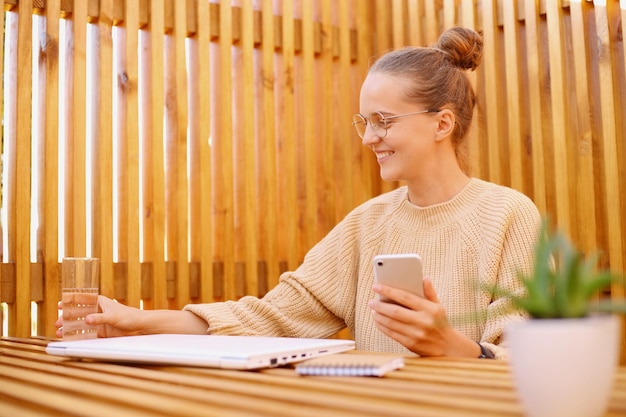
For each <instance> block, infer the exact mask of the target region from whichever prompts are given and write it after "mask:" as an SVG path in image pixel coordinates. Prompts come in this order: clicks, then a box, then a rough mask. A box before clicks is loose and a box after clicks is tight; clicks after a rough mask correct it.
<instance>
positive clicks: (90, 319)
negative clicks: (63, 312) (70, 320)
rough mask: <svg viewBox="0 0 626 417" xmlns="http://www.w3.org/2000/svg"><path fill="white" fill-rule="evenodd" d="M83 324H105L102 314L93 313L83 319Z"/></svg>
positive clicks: (104, 317)
mask: <svg viewBox="0 0 626 417" xmlns="http://www.w3.org/2000/svg"><path fill="white" fill-rule="evenodd" d="M85 323H86V324H88V325H90V326H98V325H100V324H106V316H105V315H104V314H103V313H93V314H90V315H88V316H87V317H85Z"/></svg>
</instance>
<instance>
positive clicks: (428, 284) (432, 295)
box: [424, 278, 439, 304]
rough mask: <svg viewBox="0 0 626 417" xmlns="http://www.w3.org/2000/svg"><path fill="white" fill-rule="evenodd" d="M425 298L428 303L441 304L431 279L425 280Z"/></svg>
mask: <svg viewBox="0 0 626 417" xmlns="http://www.w3.org/2000/svg"><path fill="white" fill-rule="evenodd" d="M424 297H425V298H426V299H427V300H428V301H432V302H433V303H437V304H439V298H437V293H436V292H435V287H433V282H432V280H431V279H430V278H424Z"/></svg>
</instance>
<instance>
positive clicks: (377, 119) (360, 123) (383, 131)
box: [352, 110, 440, 139]
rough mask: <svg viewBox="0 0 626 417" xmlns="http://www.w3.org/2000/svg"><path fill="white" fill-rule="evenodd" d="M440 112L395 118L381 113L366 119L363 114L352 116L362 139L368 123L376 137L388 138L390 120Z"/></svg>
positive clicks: (408, 114) (417, 112) (434, 111)
mask: <svg viewBox="0 0 626 417" xmlns="http://www.w3.org/2000/svg"><path fill="white" fill-rule="evenodd" d="M439 111H440V110H422V111H416V112H413V113H406V114H397V115H395V116H385V115H384V114H382V113H381V112H379V111H375V112H373V113H370V115H369V117H365V116H363V115H362V114H361V113H357V114H355V115H354V116H352V125H353V126H354V128H355V129H356V133H357V134H358V135H359V137H360V138H361V139H363V137H364V136H365V130H366V129H367V124H368V123H369V124H370V126H371V127H372V130H373V131H374V134H376V136H378V137H379V138H384V137H385V136H387V129H389V120H392V119H397V118H398V117H405V116H413V115H414V114H423V113H437V112H439Z"/></svg>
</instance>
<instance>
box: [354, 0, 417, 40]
mask: <svg viewBox="0 0 626 417" xmlns="http://www.w3.org/2000/svg"><path fill="white" fill-rule="evenodd" d="M423 8H424V2H422V1H409V2H408V5H407V9H408V10H407V13H408V15H409V17H408V21H407V25H408V27H409V39H408V41H409V45H413V46H423V45H424V25H423V14H424V12H423ZM357 13H359V11H357ZM358 29H359V32H361V31H364V32H366V33H367V30H366V27H362V26H360V25H359V26H358ZM359 45H360V41H359Z"/></svg>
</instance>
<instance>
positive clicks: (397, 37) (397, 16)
mask: <svg viewBox="0 0 626 417" xmlns="http://www.w3.org/2000/svg"><path fill="white" fill-rule="evenodd" d="M404 6H405V2H404V0H392V1H391V16H390V17H391V22H392V24H391V25H390V27H391V37H392V39H393V40H392V44H393V47H394V48H402V47H403V46H406V40H405V39H404V29H405V25H404V17H405V16H406V14H407V13H406V10H405V8H404ZM340 27H341V25H340Z"/></svg>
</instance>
